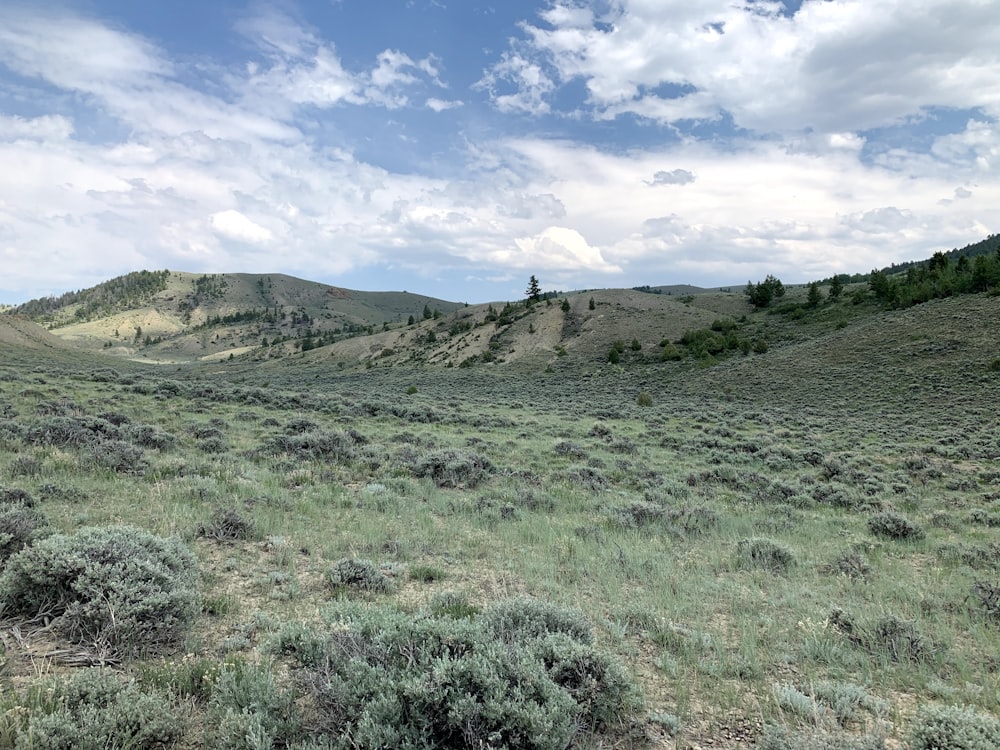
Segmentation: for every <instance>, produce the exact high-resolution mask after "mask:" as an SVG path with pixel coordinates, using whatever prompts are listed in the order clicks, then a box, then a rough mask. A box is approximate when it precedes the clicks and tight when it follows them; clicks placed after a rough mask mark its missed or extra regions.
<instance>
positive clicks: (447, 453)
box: [413, 450, 495, 488]
mask: <svg viewBox="0 0 1000 750" xmlns="http://www.w3.org/2000/svg"><path fill="white" fill-rule="evenodd" d="M494 471H495V469H494V467H493V463H492V462H491V461H490V460H489V459H488V458H486V457H485V456H480V455H479V454H476V453H467V452H464V451H456V450H440V451H434V452H433V453H430V454H428V455H426V456H424V457H423V458H421V459H420V460H418V461H417V463H416V465H415V466H414V467H413V475H414V476H416V477H430V478H431V479H433V480H434V484H436V485H437V486H438V487H467V488H472V487H476V486H477V485H479V484H480V483H481V482H483V481H484V480H485V479H486V478H487V477H489V476H490V475H491V474H493V473H494Z"/></svg>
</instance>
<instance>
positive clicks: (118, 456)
mask: <svg viewBox="0 0 1000 750" xmlns="http://www.w3.org/2000/svg"><path fill="white" fill-rule="evenodd" d="M89 458H90V459H91V460H93V463H94V465H95V466H98V467H100V468H102V469H107V470H109V471H113V472H115V473H117V474H131V475H141V474H145V473H146V469H147V468H149V462H148V461H147V460H146V456H145V453H144V452H143V450H142V448H140V447H139V446H137V445H132V443H126V442H125V441H123V440H105V441H102V442H99V443H96V444H94V445H93V446H91V448H90V456H89Z"/></svg>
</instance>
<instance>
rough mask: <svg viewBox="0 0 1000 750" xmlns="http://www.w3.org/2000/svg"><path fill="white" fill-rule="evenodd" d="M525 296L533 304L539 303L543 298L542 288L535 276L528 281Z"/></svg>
mask: <svg viewBox="0 0 1000 750" xmlns="http://www.w3.org/2000/svg"><path fill="white" fill-rule="evenodd" d="M524 294H525V296H527V298H528V299H529V300H531V301H532V302H538V301H539V300H540V299H541V298H542V288H541V287H540V286H539V285H538V279H536V278H535V275H534V274H532V275H531V278H530V279H529V280H528V289H527V290H526V291H525V293H524Z"/></svg>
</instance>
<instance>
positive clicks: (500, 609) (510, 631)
mask: <svg viewBox="0 0 1000 750" xmlns="http://www.w3.org/2000/svg"><path fill="white" fill-rule="evenodd" d="M483 623H484V625H485V627H486V628H487V629H488V630H489V631H490V632H491V633H492V634H493V635H494V636H495V637H497V638H500V639H501V640H504V641H507V642H510V643H517V642H518V641H520V640H522V639H531V638H542V637H544V636H547V635H551V634H553V633H562V634H564V635H568V636H570V637H571V638H573V639H574V640H577V641H579V642H580V643H585V644H590V643H591V642H592V640H593V636H592V635H591V632H590V623H589V622H587V620H586V619H585V618H584V616H583V615H582V614H580V612H579V611H577V610H575V609H566V608H564V607H557V606H555V605H554V604H548V603H546V602H540V601H537V600H535V599H507V600H504V601H499V602H496V603H494V604H492V605H490V606H489V607H488V608H487V609H486V611H485V612H484V613H483Z"/></svg>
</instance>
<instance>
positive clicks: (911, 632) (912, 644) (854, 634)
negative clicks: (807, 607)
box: [827, 608, 942, 663]
mask: <svg viewBox="0 0 1000 750" xmlns="http://www.w3.org/2000/svg"><path fill="white" fill-rule="evenodd" d="M827 619H828V620H829V623H830V625H831V626H833V628H834V629H835V630H836V631H837V632H839V633H841V634H843V635H844V636H846V637H847V639H848V640H849V641H850V642H851V643H852V644H854V645H855V646H858V647H859V648H862V649H864V650H865V651H867V652H868V654H869V655H871V656H873V657H876V658H885V659H888V660H889V661H894V662H911V663H915V662H928V661H931V660H933V659H934V658H935V657H936V656H937V655H938V653H940V651H941V650H942V647H941V645H940V644H937V643H935V642H934V641H932V640H931V639H929V638H927V637H926V636H925V635H924V634H923V633H921V632H920V630H919V629H918V628H917V626H916V623H914V622H911V621H909V620H903V619H900V618H899V617H896V616H895V615H886V616H885V617H881V618H878V619H876V620H873V621H861V622H858V621H857V620H855V618H854V617H853V616H851V615H850V614H849V613H847V612H844V611H843V610H841V609H839V608H838V609H834V610H833V611H832V612H831V613H830V616H829V618H827Z"/></svg>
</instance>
